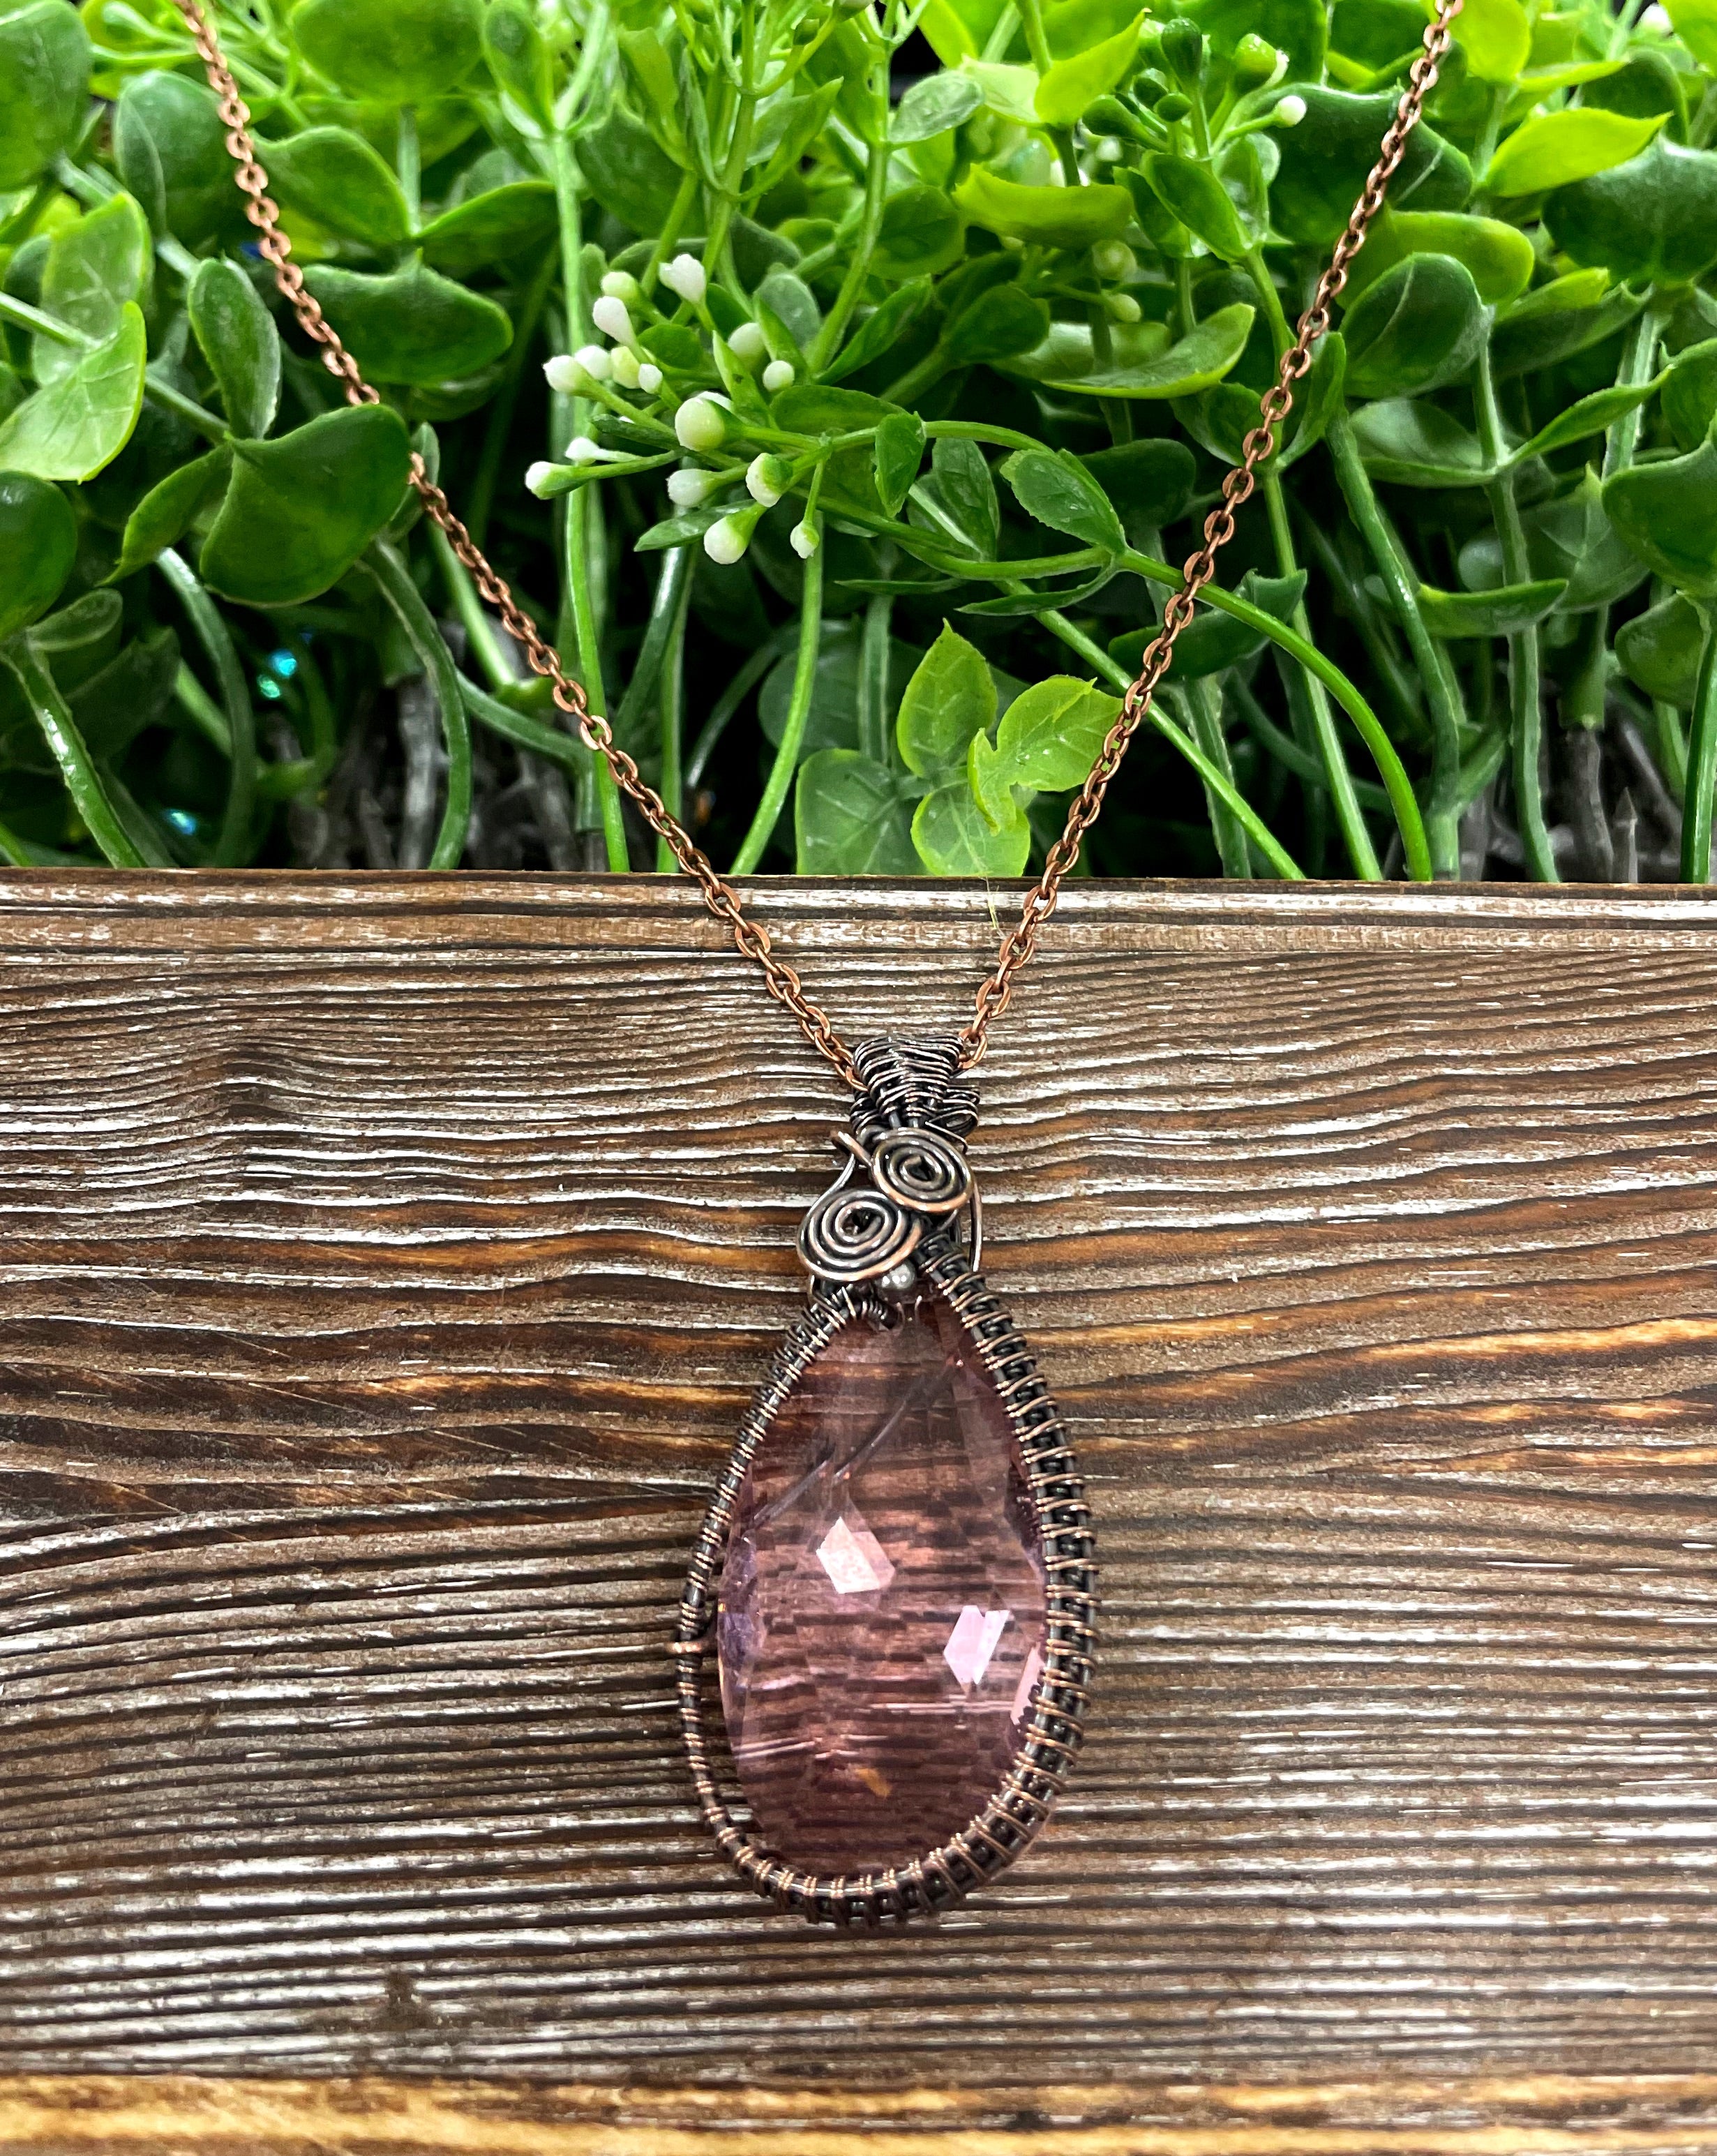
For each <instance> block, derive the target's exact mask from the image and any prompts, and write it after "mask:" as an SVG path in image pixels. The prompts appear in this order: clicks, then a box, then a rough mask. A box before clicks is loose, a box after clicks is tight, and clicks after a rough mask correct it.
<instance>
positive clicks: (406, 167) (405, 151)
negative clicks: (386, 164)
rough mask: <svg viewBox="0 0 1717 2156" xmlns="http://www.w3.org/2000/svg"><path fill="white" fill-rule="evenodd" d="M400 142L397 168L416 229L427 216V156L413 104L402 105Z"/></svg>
mask: <svg viewBox="0 0 1717 2156" xmlns="http://www.w3.org/2000/svg"><path fill="white" fill-rule="evenodd" d="M395 141H396V143H397V150H396V151H395V156H394V161H393V162H394V170H395V171H396V172H397V174H398V175H399V191H400V193H402V195H403V196H404V197H405V198H406V208H407V212H408V213H409V214H410V217H411V221H412V230H413V232H416V230H417V228H418V225H419V224H421V223H422V222H423V152H422V151H421V150H420V148H419V146H418V111H417V107H416V106H415V105H401V107H400V108H399V123H398V131H397V135H396V136H395Z"/></svg>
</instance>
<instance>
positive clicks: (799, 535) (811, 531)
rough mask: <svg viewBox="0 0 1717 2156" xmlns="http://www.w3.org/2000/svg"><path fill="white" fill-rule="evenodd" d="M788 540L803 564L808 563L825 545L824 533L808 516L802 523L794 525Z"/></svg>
mask: <svg viewBox="0 0 1717 2156" xmlns="http://www.w3.org/2000/svg"><path fill="white" fill-rule="evenodd" d="M787 538H788V541H789V542H790V543H791V545H792V550H793V552H794V553H796V554H797V556H798V557H799V559H800V560H801V561H802V562H808V561H809V560H810V558H811V557H812V555H813V554H814V553H815V552H817V548H818V547H820V546H821V545H822V544H823V533H822V531H820V530H819V529H818V527H817V526H816V525H814V524H813V523H812V521H811V520H810V518H809V517H808V516H807V518H806V519H805V520H804V521H803V522H802V523H800V524H796V525H794V526H793V528H792V531H790V532H788V534H787Z"/></svg>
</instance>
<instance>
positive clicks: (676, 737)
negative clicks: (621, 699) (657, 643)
mask: <svg viewBox="0 0 1717 2156" xmlns="http://www.w3.org/2000/svg"><path fill="white" fill-rule="evenodd" d="M678 551H680V552H684V553H686V554H688V555H689V553H690V552H691V549H690V548H689V547H684V548H682V549H679V550H678ZM667 581H668V579H667V577H666V575H665V574H664V577H663V582H664V583H666V582H667ZM690 610H691V577H690V574H689V572H688V573H687V574H686V575H685V576H684V577H683V578H682V579H681V581H680V584H679V603H678V604H677V605H676V606H675V607H674V616H673V619H672V621H671V623H670V624H669V635H668V649H667V651H666V652H665V653H664V656H663V659H662V664H661V670H660V674H659V679H658V685H657V689H656V709H657V715H658V717H659V721H660V724H661V742H662V760H661V768H660V771H659V773H658V774H657V778H656V791H657V792H658V793H659V794H660V795H661V797H662V798H663V800H664V801H665V802H666V803H667V804H668V813H669V815H670V816H672V817H673V818H674V819H675V820H676V822H679V823H682V824H683V823H684V821H685V781H684V773H683V769H682V764H683V759H684V753H685V623H686V616H687V614H688V613H689V612H690ZM678 865H679V864H678V863H677V862H676V861H675V860H674V853H673V850H672V848H671V847H670V846H669V844H668V841H667V840H666V839H664V838H660V837H659V838H658V839H657V840H656V873H657V875H672V874H673V873H674V870H675V869H676V868H677V867H678Z"/></svg>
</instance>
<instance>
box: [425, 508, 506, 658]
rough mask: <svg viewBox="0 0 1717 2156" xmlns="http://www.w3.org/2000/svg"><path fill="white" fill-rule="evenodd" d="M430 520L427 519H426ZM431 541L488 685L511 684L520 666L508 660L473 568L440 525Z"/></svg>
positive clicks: (433, 526) (435, 527)
mask: <svg viewBox="0 0 1717 2156" xmlns="http://www.w3.org/2000/svg"><path fill="white" fill-rule="evenodd" d="M425 521H428V520H427V519H426V520H425ZM429 543H430V546H431V547H433V549H434V553H435V558H436V561H437V562H438V564H439V565H440V568H441V573H442V577H443V580H444V581H445V583H446V585H447V589H448V597H449V598H451V599H452V601H453V603H454V613H457V614H458V616H459V625H460V627H461V628H462V629H464V632H465V640H466V642H467V643H468V644H469V645H470V647H471V649H472V650H473V651H474V652H475V653H476V654H477V658H478V661H479V664H480V665H481V666H482V668H483V670H484V673H485V674H486V675H488V676H489V685H490V686H491V687H492V688H495V689H508V688H510V687H511V686H512V685H513V683H514V682H515V681H516V680H518V678H519V675H518V672H517V670H516V669H515V668H514V667H512V666H510V665H508V663H507V654H506V652H505V650H504V649H503V648H502V645H501V640H500V637H499V636H498V635H497V634H496V633H495V621H494V619H493V617H492V616H491V615H490V614H489V612H488V610H487V608H485V607H484V603H483V601H482V598H481V597H480V596H479V593H478V590H477V587H476V585H475V584H474V583H473V582H472V581H471V572H470V571H469V569H468V568H467V567H465V565H464V562H462V561H461V560H460V559H459V556H458V555H457V554H455V553H454V550H453V546H452V543H451V542H450V541H449V540H448V536H447V534H446V533H445V532H444V531H443V530H442V529H441V527H440V526H439V525H431V526H430V530H429Z"/></svg>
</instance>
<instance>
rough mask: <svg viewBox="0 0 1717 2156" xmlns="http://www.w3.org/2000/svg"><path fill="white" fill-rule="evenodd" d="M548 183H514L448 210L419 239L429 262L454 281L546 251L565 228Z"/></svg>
mask: <svg viewBox="0 0 1717 2156" xmlns="http://www.w3.org/2000/svg"><path fill="white" fill-rule="evenodd" d="M559 222H560V218H559V214H558V212H557V211H556V207H555V191H554V189H553V187H551V185H550V184H549V182H547V181H546V180H510V181H509V182H507V184H506V185H505V187H490V188H489V191H488V193H486V194H480V195H474V196H473V197H472V198H471V199H470V201H469V202H462V203H456V204H455V205H454V208H452V209H449V210H443V213H442V214H441V215H440V216H439V217H438V218H435V219H434V220H433V222H432V223H428V224H426V225H425V226H424V227H423V230H422V231H421V232H420V233H419V234H418V244H419V245H420V246H421V247H422V248H423V258H424V259H425V260H426V261H427V262H429V263H432V264H433V265H434V267H435V268H436V269H444V270H446V271H447V272H448V275H449V276H454V277H469V276H470V275H472V274H473V273H474V271H476V270H479V269H482V268H483V267H484V265H485V264H488V263H490V262H510V260H511V259H512V258H513V257H514V256H515V254H524V253H525V252H526V251H527V250H528V249H531V248H537V247H541V246H543V245H544V244H546V242H547V241H548V240H549V239H551V237H552V236H553V234H554V233H555V232H556V229H557V228H558V226H559Z"/></svg>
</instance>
